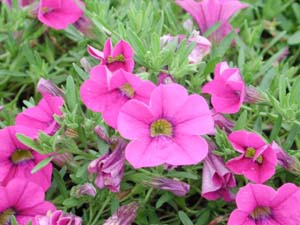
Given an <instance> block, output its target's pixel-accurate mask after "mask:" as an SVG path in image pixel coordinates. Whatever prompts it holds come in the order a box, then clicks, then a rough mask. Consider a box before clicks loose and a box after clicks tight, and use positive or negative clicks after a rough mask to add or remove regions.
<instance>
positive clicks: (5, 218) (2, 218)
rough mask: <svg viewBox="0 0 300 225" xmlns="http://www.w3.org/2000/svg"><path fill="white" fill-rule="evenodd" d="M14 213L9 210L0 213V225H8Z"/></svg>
mask: <svg viewBox="0 0 300 225" xmlns="http://www.w3.org/2000/svg"><path fill="white" fill-rule="evenodd" d="M15 213H16V212H15V211H14V210H13V209H10V208H9V209H6V210H5V211H3V212H0V225H7V224H10V219H11V217H12V216H13V215H15Z"/></svg>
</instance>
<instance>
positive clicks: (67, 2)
mask: <svg viewBox="0 0 300 225" xmlns="http://www.w3.org/2000/svg"><path fill="white" fill-rule="evenodd" d="M76 2H79V3H80V4H81V6H82V7H84V3H83V2H82V1H81V0H76V1H75V0H40V5H39V12H38V19H39V20H40V21H41V22H42V23H44V24H45V25H47V26H49V27H52V28H54V29H56V30H61V29H65V28H67V26H68V25H70V24H72V23H74V22H76V21H77V20H78V19H79V18H80V17H81V15H82V13H83V12H82V10H81V9H80V8H79V6H78V5H77V3H76Z"/></svg>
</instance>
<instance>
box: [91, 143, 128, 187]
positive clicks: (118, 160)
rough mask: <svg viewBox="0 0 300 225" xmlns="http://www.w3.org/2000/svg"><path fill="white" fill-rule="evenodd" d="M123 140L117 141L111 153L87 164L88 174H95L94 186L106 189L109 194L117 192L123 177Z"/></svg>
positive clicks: (124, 144) (124, 145)
mask: <svg viewBox="0 0 300 225" xmlns="http://www.w3.org/2000/svg"><path fill="white" fill-rule="evenodd" d="M126 144H127V143H126V142H125V141H124V140H121V139H120V140H118V141H117V145H116V147H115V149H113V152H112V153H106V154H104V155H103V156H101V157H100V158H98V159H95V160H94V161H92V162H91V163H90V164H89V167H88V171H89V173H96V174H97V177H96V180H95V184H96V186H97V187H98V188H100V189H102V188H105V187H108V188H109V190H110V191H111V192H119V191H120V184H121V182H122V179H123V175H124V166H125V165H124V164H125V157H124V149H125V147H126Z"/></svg>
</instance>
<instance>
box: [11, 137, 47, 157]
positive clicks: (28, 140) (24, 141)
mask: <svg viewBox="0 0 300 225" xmlns="http://www.w3.org/2000/svg"><path fill="white" fill-rule="evenodd" d="M16 136H17V138H18V140H19V141H20V142H22V144H24V145H26V146H27V147H29V148H31V149H33V150H35V151H37V152H39V153H42V150H41V147H40V145H39V144H38V143H36V142H35V141H34V140H32V139H31V138H29V137H27V136H25V135H23V134H20V133H18V134H17V135H16ZM42 154H43V153H42Z"/></svg>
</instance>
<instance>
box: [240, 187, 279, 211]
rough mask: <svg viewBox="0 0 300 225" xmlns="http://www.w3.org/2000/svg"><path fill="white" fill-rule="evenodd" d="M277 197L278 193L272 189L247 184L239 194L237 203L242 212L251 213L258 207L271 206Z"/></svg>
mask: <svg viewBox="0 0 300 225" xmlns="http://www.w3.org/2000/svg"><path fill="white" fill-rule="evenodd" d="M266 193H267V194H266ZM275 196H276V191H275V190H274V189H273V188H271V187H268V186H266V185H262V184H247V185H246V186H245V187H242V188H241V189H240V190H239V192H238V193H237V196H236V203H237V206H238V208H239V209H240V210H242V211H245V212H250V213H251V212H252V211H253V209H254V208H255V207H256V206H270V205H271V202H272V199H273V198H274V197H275Z"/></svg>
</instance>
